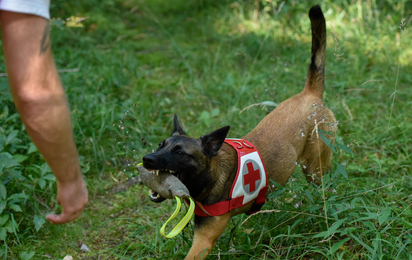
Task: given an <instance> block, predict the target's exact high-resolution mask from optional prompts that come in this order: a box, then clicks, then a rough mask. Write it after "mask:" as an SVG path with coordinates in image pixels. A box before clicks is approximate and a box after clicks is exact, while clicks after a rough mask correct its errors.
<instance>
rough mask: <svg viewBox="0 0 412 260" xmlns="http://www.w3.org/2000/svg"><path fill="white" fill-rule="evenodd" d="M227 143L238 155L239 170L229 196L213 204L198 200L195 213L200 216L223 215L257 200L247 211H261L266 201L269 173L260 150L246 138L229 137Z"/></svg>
mask: <svg viewBox="0 0 412 260" xmlns="http://www.w3.org/2000/svg"><path fill="white" fill-rule="evenodd" d="M225 143H227V144H228V145H230V146H232V147H233V148H234V149H235V150H236V153H237V156H238V170H237V173H236V177H235V180H234V182H233V184H232V188H231V190H230V193H229V198H228V199H226V200H224V201H219V202H217V203H214V204H211V205H202V204H201V203H200V202H199V201H196V207H195V214H196V215H198V216H202V217H209V216H219V215H223V214H226V213H228V212H230V211H231V210H233V209H236V208H240V207H243V206H244V205H246V204H248V203H250V202H252V201H253V200H255V203H254V205H253V206H252V208H251V209H250V210H249V212H247V214H251V213H254V212H256V211H259V210H260V208H261V207H262V205H263V204H264V203H265V195H266V190H267V174H266V169H265V166H264V165H263V162H262V158H261V156H260V154H259V152H258V150H257V149H256V148H255V147H254V146H253V145H252V144H251V143H250V142H249V141H247V140H244V139H232V138H227V139H226V140H225ZM199 204H200V205H199ZM201 206H203V208H202V207H201ZM207 213H208V214H207Z"/></svg>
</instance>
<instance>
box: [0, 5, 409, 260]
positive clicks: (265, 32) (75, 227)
mask: <svg viewBox="0 0 412 260" xmlns="http://www.w3.org/2000/svg"><path fill="white" fill-rule="evenodd" d="M316 3H317V2H313V1H310V3H306V2H302V1H287V3H286V2H285V3H283V2H282V3H275V2H274V1H237V2H234V1H202V0H191V1H173V2H170V1H158V0H152V1H143V0H141V1H138V0H125V1H119V0H115V1H114V0H110V1H109V0H106V1H95V0H90V1H83V2H81V3H80V2H74V1H66V2H65V1H52V8H51V11H52V17H60V18H67V17H69V16H71V15H74V16H80V17H89V19H88V20H87V21H85V22H83V24H84V27H83V28H71V27H66V26H58V25H56V24H55V25H53V26H52V40H53V51H54V54H55V60H56V63H57V66H58V68H59V69H78V71H77V72H67V73H61V78H62V81H63V83H64V85H65V87H66V91H67V95H68V98H69V101H70V105H71V109H72V116H73V122H74V125H75V137H76V142H77V145H78V147H79V153H80V155H81V156H82V167H83V169H84V175H85V177H86V180H87V182H88V187H89V191H90V203H89V204H88V206H87V208H86V210H85V212H84V214H83V215H82V216H81V217H80V218H79V220H77V221H75V222H74V223H70V224H67V225H64V226H52V225H50V224H48V223H45V224H43V225H42V226H41V228H40V229H39V230H38V231H36V229H35V228H34V227H33V222H32V220H33V215H34V214H36V215H40V216H44V215H45V214H46V213H47V212H49V211H50V210H53V209H54V205H55V204H54V202H53V197H54V196H55V193H54V189H53V188H54V186H53V185H54V184H53V182H47V184H46V185H45V186H44V187H43V188H41V187H40V186H34V188H33V189H27V188H26V193H27V191H30V194H34V195H35V196H36V197H35V198H36V199H33V201H32V202H30V203H26V204H24V202H21V203H20V204H19V205H21V206H22V208H23V209H24V210H23V212H19V213H16V214H17V215H16V218H17V219H18V223H19V225H20V228H19V232H17V231H16V232H15V233H10V234H9V233H8V236H7V240H6V241H7V242H6V243H5V246H4V247H3V248H4V250H5V251H7V257H8V258H9V259H29V256H27V254H29V253H30V252H34V255H33V256H32V259H45V258H52V259H62V258H63V257H64V256H66V255H69V254H70V255H72V256H73V257H74V258H75V259H182V258H183V257H184V256H185V254H186V253H187V252H188V250H189V248H190V246H191V240H192V236H193V224H190V225H189V226H188V228H186V229H185V230H184V231H183V232H182V234H181V235H179V236H177V237H176V238H174V239H164V238H162V237H161V236H160V234H159V232H158V230H159V229H160V227H161V225H162V224H163V223H164V222H165V221H166V219H167V218H168V216H169V215H170V214H171V213H172V212H173V208H174V202H173V201H167V202H164V203H161V204H155V203H151V202H150V201H149V199H148V196H147V192H148V191H147V189H146V188H144V187H142V186H139V185H138V186H134V187H132V188H130V189H128V190H127V191H124V192H119V193H114V192H112V188H113V187H116V186H117V185H119V184H120V183H123V182H125V181H127V180H128V179H129V178H131V177H133V176H135V175H138V173H137V172H136V171H135V169H134V168H135V167H134V164H135V163H137V162H140V161H141V158H142V156H143V155H145V154H147V153H148V152H151V150H152V149H155V147H156V146H157V143H158V142H159V141H161V140H162V139H164V138H166V137H167V136H169V135H170V132H171V128H172V117H173V115H174V114H175V113H176V114H178V116H179V119H180V122H181V123H182V125H183V128H184V129H185V131H186V132H187V133H188V134H189V135H190V136H194V137H199V136H200V135H202V134H205V133H207V132H210V131H212V130H214V129H216V128H218V127H221V126H224V125H231V130H230V136H231V137H240V136H242V135H244V134H246V133H247V132H248V131H250V130H251V129H252V128H253V127H254V126H255V125H256V124H257V123H258V122H259V121H260V119H261V118H263V116H264V115H265V114H267V113H268V112H269V111H270V110H271V109H273V108H272V107H269V106H267V107H264V108H262V109H260V108H259V107H252V108H250V109H248V110H246V111H244V112H242V114H239V112H240V111H241V110H242V109H244V108H246V107H247V106H249V105H251V104H255V103H260V102H264V101H272V102H275V103H280V102H281V101H283V100H285V99H286V98H288V97H290V96H292V95H294V94H296V93H298V92H299V91H300V90H301V89H302V88H303V84H304V81H305V76H306V71H307V66H308V64H309V58H310V54H309V52H310V41H311V39H310V23H309V20H308V17H307V12H308V10H309V8H310V7H311V6H312V5H314V4H316ZM320 4H321V7H322V9H323V11H324V13H325V17H326V20H327V30H328V38H327V41H328V48H327V60H326V93H325V101H326V104H327V105H328V107H330V108H331V110H332V111H334V113H335V116H336V118H337V119H338V120H339V132H338V139H337V145H341V146H340V147H338V146H337V147H336V149H337V151H336V153H335V155H334V158H333V170H332V172H331V173H330V175H327V176H326V177H325V179H324V186H321V187H316V186H314V185H308V184H306V182H305V180H304V178H303V175H302V173H301V171H300V169H299V168H298V169H297V170H296V172H295V173H294V175H293V177H292V178H291V179H290V180H289V182H288V183H287V184H286V186H285V187H280V188H279V189H278V190H277V191H276V192H274V193H273V194H271V196H270V200H269V201H268V202H267V203H266V205H265V206H264V208H263V209H264V213H261V214H258V215H256V216H252V217H251V218H249V219H247V216H243V215H242V216H237V217H235V218H233V220H232V221H231V222H230V224H229V226H228V227H227V229H226V231H225V232H224V234H223V235H222V237H221V238H220V239H219V240H218V242H217V245H216V247H215V249H214V250H213V251H212V255H211V256H210V259H216V258H220V259H234V258H235V259H354V258H357V259H408V258H410V255H412V246H411V243H412V237H411V233H410V230H411V228H412V224H411V222H412V219H411V208H410V205H411V199H412V198H411V196H410V194H411V191H412V180H411V175H410V173H411V165H412V158H411V153H412V142H411V137H410V133H411V131H412V120H411V117H410V115H409V114H410V110H411V106H412V102H411V100H412V95H411V92H410V91H409V88H410V86H411V83H412V76H411V75H410V73H409V72H410V71H412V67H411V64H410V60H411V59H412V48H411V47H410V46H412V43H411V37H410V26H411V18H410V17H411V15H412V13H411V10H412V9H411V3H410V2H408V1H390V0H387V1H375V0H371V1H323V2H322V3H320ZM402 18H406V19H405V20H404V25H403V26H402ZM399 27H402V28H399ZM1 59H3V57H1ZM0 70H1V71H0V72H4V71H5V68H4V65H2V63H0ZM6 85H7V80H6V78H4V77H3V78H0V87H2V88H6V87H7V86H6ZM2 93H3V91H2ZM6 107H7V111H9V113H8V114H7V116H4V115H5V113H4V111H5V109H6ZM0 111H3V112H2V115H3V116H4V118H8V119H7V122H6V123H4V124H3V125H2V126H1V127H0V128H1V129H0V130H1V131H0V134H1V135H6V134H7V135H9V133H11V131H12V129H17V130H19V131H18V135H17V137H16V138H19V140H20V141H19V143H16V144H15V145H14V146H12V145H9V146H5V147H6V148H7V149H9V148H10V147H11V148H13V147H14V150H13V151H14V152H13V154H20V155H23V156H28V159H25V160H24V161H21V163H20V165H21V172H22V174H23V176H29V175H30V174H31V175H33V176H37V175H36V174H38V176H40V173H37V172H36V171H34V170H33V169H32V168H30V166H32V165H33V164H37V165H41V164H42V161H41V158H40V157H39V156H38V154H37V153H36V152H31V153H28V151H29V149H30V148H29V147H30V143H29V141H28V140H27V137H26V135H25V134H24V132H23V131H22V127H21V125H20V123H19V121H18V118H16V116H14V115H15V109H14V108H13V106H12V104H11V101H10V97H6V96H2V97H1V99H0ZM18 144H19V145H20V146H17V145H18ZM343 145H344V146H348V147H349V148H350V150H351V151H352V153H350V152H348V151H347V150H348V149H347V148H345V149H342V147H343ZM11 148H10V149H11ZM9 151H10V150H9ZM10 153H11V152H10ZM345 173H347V178H346V175H345ZM2 174H3V175H4V174H5V173H2ZM3 175H2V176H3ZM4 176H5V175H4ZM39 179H40V177H38V178H35V180H39ZM28 180H29V179H28ZM27 183H28V184H30V182H28V181H27ZM14 185H17V184H14ZM30 185H31V184H30ZM9 187H11V185H8V186H7V188H8V189H9ZM15 187H17V186H15ZM16 203H17V202H16ZM10 212H12V211H10ZM243 222H244V223H243ZM82 244H86V245H87V246H88V247H89V248H90V252H88V253H85V252H82V251H81V250H80V247H81V245H82Z"/></svg>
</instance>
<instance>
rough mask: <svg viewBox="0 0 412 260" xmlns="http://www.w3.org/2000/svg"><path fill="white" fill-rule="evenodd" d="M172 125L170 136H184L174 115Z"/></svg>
mask: <svg viewBox="0 0 412 260" xmlns="http://www.w3.org/2000/svg"><path fill="white" fill-rule="evenodd" d="M173 121H174V123H173V133H172V136H176V135H186V133H185V131H183V129H182V127H181V126H180V124H179V120H177V115H176V114H175V117H174V120H173Z"/></svg>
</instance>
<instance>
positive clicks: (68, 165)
mask: <svg viewBox="0 0 412 260" xmlns="http://www.w3.org/2000/svg"><path fill="white" fill-rule="evenodd" d="M0 24H1V31H2V41H3V49H4V55H5V60H6V67H7V73H8V77H9V82H10V90H11V92H12V95H13V99H14V103H15V105H16V108H17V110H18V111H19V113H20V116H21V118H22V121H23V123H24V124H25V126H26V130H27V133H28V134H29V136H30V138H31V139H32V141H33V143H34V144H35V145H36V147H37V148H38V150H39V152H40V153H41V154H42V155H43V157H44V159H45V160H46V162H47V163H48V165H49V166H50V168H51V170H52V172H53V173H54V175H55V176H56V178H57V188H58V194H57V202H58V203H59V204H60V205H61V206H62V208H63V212H62V214H61V215H55V214H49V215H47V216H46V219H47V220H49V221H50V222H52V223H55V224H61V223H67V222H70V221H72V220H74V219H76V218H77V217H78V216H79V215H80V214H81V213H82V212H83V209H84V207H85V205H86V204H87V201H88V192H87V188H86V184H85V182H84V180H83V177H82V174H81V170H80V165H79V159H78V153H77V148H76V145H75V143H74V137H73V130H72V124H71V116H70V109H69V105H68V102H67V99H66V95H65V92H64V89H63V86H62V84H61V82H60V78H59V75H58V72H57V69H56V66H55V64H54V60H53V55H52V52H51V48H50V36H49V21H48V20H46V19H44V18H42V17H39V16H34V15H29V14H22V13H15V12H8V11H0Z"/></svg>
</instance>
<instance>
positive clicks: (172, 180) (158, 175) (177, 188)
mask: <svg viewBox="0 0 412 260" xmlns="http://www.w3.org/2000/svg"><path fill="white" fill-rule="evenodd" d="M137 169H138V170H139V172H140V177H141V178H142V182H143V184H144V185H145V186H147V187H149V188H150V189H152V190H154V191H156V192H157V193H158V194H159V195H161V196H162V197H164V198H166V199H173V198H175V199H176V202H177V205H176V210H175V212H174V213H173V214H172V215H171V216H170V218H169V219H168V220H167V221H166V222H165V223H164V224H163V226H162V228H161V229H160V234H161V235H162V236H164V237H166V238H172V237H175V236H177V234H179V233H180V232H181V231H182V230H183V228H184V227H185V226H186V224H187V223H188V222H189V220H190V219H191V218H192V216H193V212H194V210H195V202H194V200H193V199H192V197H190V194H189V190H188V189H187V188H186V186H185V185H184V184H183V183H182V182H181V181H180V180H179V179H178V178H177V177H176V176H174V175H173V174H171V173H169V172H166V171H148V170H147V169H146V168H144V167H143V163H139V164H138V165H137ZM181 199H188V200H189V201H190V206H189V210H188V211H187V213H186V215H185V216H184V217H183V219H182V220H181V221H180V222H179V223H178V224H177V225H176V226H175V227H174V228H173V229H172V231H170V233H169V234H167V235H166V234H165V229H166V225H167V223H169V222H170V221H171V220H172V219H174V218H175V217H176V216H177V214H178V213H179V211H180V208H181V206H182V202H181Z"/></svg>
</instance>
